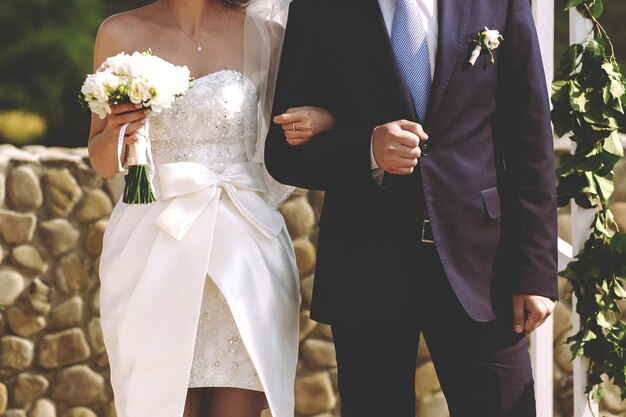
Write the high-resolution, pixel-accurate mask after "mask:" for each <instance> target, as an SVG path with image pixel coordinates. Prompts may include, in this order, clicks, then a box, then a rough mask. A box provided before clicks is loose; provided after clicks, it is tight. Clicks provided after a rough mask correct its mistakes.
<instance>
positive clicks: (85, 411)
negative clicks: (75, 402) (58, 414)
mask: <svg viewBox="0 0 626 417" xmlns="http://www.w3.org/2000/svg"><path fill="white" fill-rule="evenodd" d="M63 417H98V416H97V415H96V413H94V412H93V411H92V410H91V409H90V408H87V407H74V408H70V409H69V410H67V411H66V412H65V413H64V414H63Z"/></svg>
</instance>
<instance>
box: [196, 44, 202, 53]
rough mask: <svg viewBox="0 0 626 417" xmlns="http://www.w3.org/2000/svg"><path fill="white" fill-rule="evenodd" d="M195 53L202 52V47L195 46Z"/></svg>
mask: <svg viewBox="0 0 626 417" xmlns="http://www.w3.org/2000/svg"><path fill="white" fill-rule="evenodd" d="M196 51H198V52H202V45H200V44H198V46H196Z"/></svg>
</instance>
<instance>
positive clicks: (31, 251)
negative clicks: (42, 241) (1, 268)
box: [11, 245, 48, 275]
mask: <svg viewBox="0 0 626 417" xmlns="http://www.w3.org/2000/svg"><path fill="white" fill-rule="evenodd" d="M11 258H12V259H13V263H15V265H17V266H19V267H22V268H24V269H26V270H27V271H28V272H31V273H34V274H38V275H39V274H43V273H44V272H46V270H47V269H48V265H46V262H45V261H44V260H43V258H42V257H41V254H40V253H39V251H38V250H37V248H35V247H34V246H31V245H21V246H17V247H14V248H13V250H12V251H11Z"/></svg>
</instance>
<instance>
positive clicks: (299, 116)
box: [273, 106, 335, 146]
mask: <svg viewBox="0 0 626 417" xmlns="http://www.w3.org/2000/svg"><path fill="white" fill-rule="evenodd" d="M273 120H274V123H276V124H278V125H282V128H283V130H284V131H285V138H286V139H287V142H288V143H289V144H290V145H293V146H298V145H303V144H305V143H307V142H308V141H309V139H311V138H312V137H313V136H315V135H317V134H318V133H322V132H325V131H327V130H332V129H333V128H334V127H335V118H334V117H333V114H332V113H331V112H329V111H328V110H326V109H323V108H321V107H311V106H304V107H295V108H293V109H288V110H287V111H286V112H285V113H283V114H280V115H278V116H276V117H274V119H273Z"/></svg>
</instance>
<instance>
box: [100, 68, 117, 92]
mask: <svg viewBox="0 0 626 417" xmlns="http://www.w3.org/2000/svg"><path fill="white" fill-rule="evenodd" d="M96 77H97V78H98V82H99V83H101V84H102V85H103V86H104V88H105V89H106V90H107V91H109V92H111V93H112V92H114V91H115V90H117V88H118V87H119V86H120V77H118V76H117V75H115V74H113V71H111V70H110V69H106V70H104V71H99V72H97V73H96Z"/></svg>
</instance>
